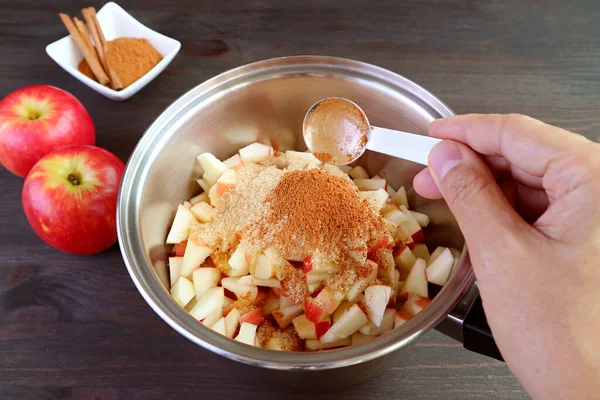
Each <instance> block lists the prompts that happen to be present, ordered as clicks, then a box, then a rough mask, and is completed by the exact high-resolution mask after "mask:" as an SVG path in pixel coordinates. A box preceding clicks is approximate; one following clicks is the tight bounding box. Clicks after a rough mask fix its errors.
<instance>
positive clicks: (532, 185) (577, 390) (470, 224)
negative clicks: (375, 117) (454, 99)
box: [414, 115, 600, 400]
mask: <svg viewBox="0 0 600 400" xmlns="http://www.w3.org/2000/svg"><path fill="white" fill-rule="evenodd" d="M429 134H430V135H431V136H433V137H438V138H441V139H445V141H443V142H441V143H439V144H437V145H436V146H435V147H434V149H433V150H432V152H431V154H430V156H429V168H427V169H425V170H423V171H421V173H419V174H418V175H417V176H416V177H415V179H414V187H415V190H416V191H417V192H418V193H419V194H420V195H422V196H424V197H427V198H431V199H434V198H441V197H443V198H444V199H445V200H446V202H447V203H448V206H449V207H450V209H451V210H452V212H453V214H454V215H455V217H456V219H457V221H458V224H459V226H460V228H461V230H462V232H463V234H464V236H465V239H466V242H467V246H468V249H469V253H470V257H471V262H472V264H473V269H474V271H475V275H476V276H477V280H478V284H479V290H480V293H481V297H482V300H483V306H484V309H485V313H486V317H487V319H488V323H489V325H490V328H491V330H492V333H493V334H494V338H495V340H496V343H497V344H498V347H499V349H500V351H501V353H502V356H503V357H504V359H505V360H506V363H507V365H508V367H509V368H510V369H511V371H512V372H513V373H514V374H515V375H516V377H517V378H518V379H519V381H520V382H521V384H522V385H523V386H524V388H525V390H527V392H528V393H529V394H530V395H531V396H532V397H533V398H536V399H538V398H539V399H544V400H546V399H592V398H594V399H597V398H598V396H599V393H600V145H599V144H597V143H594V142H591V141H589V140H587V139H586V138H584V137H583V136H580V135H576V134H573V133H571V132H568V131H566V130H563V129H560V128H556V127H553V126H550V125H547V124H544V123H543V122H540V121H538V120H535V119H533V118H529V117H525V116H522V115H462V116H458V117H451V118H445V119H441V120H437V121H434V122H433V123H432V124H431V125H430V127H429Z"/></svg>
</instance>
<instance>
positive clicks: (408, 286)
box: [402, 258, 428, 298]
mask: <svg viewBox="0 0 600 400" xmlns="http://www.w3.org/2000/svg"><path fill="white" fill-rule="evenodd" d="M426 267H427V263H426V262H425V260H423V259H422V258H417V261H415V265H413V267H412V269H411V270H410V272H409V274H408V276H407V277H406V282H404V287H403V288H402V292H403V293H412V294H417V295H419V296H421V297H425V298H426V297H427V296H428V292H427V275H426V273H425V268H426Z"/></svg>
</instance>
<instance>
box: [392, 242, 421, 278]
mask: <svg viewBox="0 0 600 400" xmlns="http://www.w3.org/2000/svg"><path fill="white" fill-rule="evenodd" d="M394 261H396V266H397V267H398V268H400V269H401V270H403V271H406V272H407V273H408V271H410V269H411V268H412V267H413V265H415V261H417V258H416V257H415V256H414V255H413V252H412V251H411V250H410V249H409V248H408V246H404V245H402V246H400V247H398V248H397V249H396V250H395V251H394Z"/></svg>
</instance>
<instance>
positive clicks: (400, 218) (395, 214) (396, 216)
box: [383, 209, 407, 225]
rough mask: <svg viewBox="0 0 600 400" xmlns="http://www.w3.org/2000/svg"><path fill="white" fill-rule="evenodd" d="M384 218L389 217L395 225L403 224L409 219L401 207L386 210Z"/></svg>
mask: <svg viewBox="0 0 600 400" xmlns="http://www.w3.org/2000/svg"><path fill="white" fill-rule="evenodd" d="M383 218H385V219H387V220H388V221H390V222H391V223H392V224H394V225H400V224H403V223H405V222H406V220H407V218H406V215H404V213H403V212H402V211H400V210H399V209H398V210H392V211H388V212H386V213H385V214H383Z"/></svg>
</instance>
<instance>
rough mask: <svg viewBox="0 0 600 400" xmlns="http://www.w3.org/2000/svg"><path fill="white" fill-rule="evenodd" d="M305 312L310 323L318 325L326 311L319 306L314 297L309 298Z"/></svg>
mask: <svg viewBox="0 0 600 400" xmlns="http://www.w3.org/2000/svg"><path fill="white" fill-rule="evenodd" d="M304 312H305V313H306V318H307V319H308V320H309V321H310V322H313V323H315V324H316V323H317V322H319V321H320V320H321V317H322V316H323V314H324V313H325V310H324V309H323V308H322V307H321V306H320V305H319V303H318V302H317V300H315V299H313V298H312V297H307V298H306V303H305V305H304Z"/></svg>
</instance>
